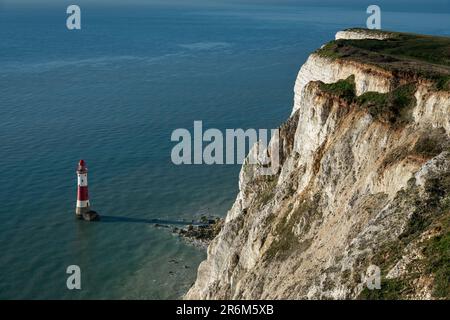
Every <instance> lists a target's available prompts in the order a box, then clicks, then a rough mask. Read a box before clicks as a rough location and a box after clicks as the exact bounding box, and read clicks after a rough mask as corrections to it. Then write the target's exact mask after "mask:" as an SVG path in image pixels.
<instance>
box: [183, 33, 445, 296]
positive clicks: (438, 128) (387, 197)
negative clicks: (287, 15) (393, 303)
mask: <svg viewBox="0 0 450 320" xmlns="http://www.w3.org/2000/svg"><path fill="white" fill-rule="evenodd" d="M390 36H391V33H385V34H384V33H382V32H380V31H377V32H370V31H360V30H358V31H354V30H347V31H343V32H339V33H338V34H337V35H336V39H337V40H338V41H346V40H349V39H351V40H353V41H360V40H364V39H377V40H374V41H385V40H386V39H389V37H390ZM345 45H346V44H345ZM377 61H378V60H377ZM389 61H390V60H389ZM443 72H444V76H448V75H447V73H446V72H447V67H446V66H444V67H443ZM449 74H450V73H449ZM444 79H445V78H444ZM339 81H341V82H339ZM343 81H346V82H343ZM336 83H337V84H338V85H336ZM352 83H353V84H354V97H348V96H345V95H344V96H343V95H342V92H341V91H339V88H340V87H341V85H344V86H345V85H349V84H352ZM333 84H335V85H333ZM408 85H412V87H409V88H412V89H411V90H412V91H411V96H410V98H411V101H410V103H406V104H405V106H404V107H403V108H401V109H399V110H396V111H395V112H393V114H392V115H390V116H387V115H386V110H385V109H381V111H378V109H377V106H383V103H384V104H388V103H391V104H392V105H394V106H395V104H396V103H403V102H402V101H404V99H403V98H404V97H405V96H404V95H401V96H399V97H397V96H396V93H395V92H396V91H395V90H396V89H398V88H403V87H402V86H408ZM399 90H401V89H399ZM294 92H295V99H294V106H293V111H292V114H291V116H290V118H289V119H288V120H287V121H286V122H285V123H284V124H283V125H282V126H281V127H280V136H279V141H278V143H279V145H280V159H281V166H280V170H279V172H278V174H276V175H272V176H266V175H262V174H261V171H260V168H258V166H253V165H249V164H244V165H243V167H242V169H241V172H240V175H239V189H240V191H239V194H238V195H237V198H236V201H235V203H234V204H233V206H232V208H231V209H230V211H229V212H228V214H227V217H226V220H225V224H224V226H223V228H222V230H221V232H220V233H219V235H218V236H217V237H216V238H215V239H214V240H213V241H212V243H211V244H210V245H209V248H208V257H207V259H206V260H205V261H204V262H202V263H201V265H200V266H199V269H198V277H197V280H196V282H195V283H194V285H193V286H192V288H191V289H190V290H189V292H188V293H187V294H186V296H185V298H186V299H325V298H326V299H330V298H331V299H354V298H389V297H390V298H406V299H407V298H423V299H428V298H436V297H437V298H439V297H445V295H446V294H448V291H446V290H448V278H446V275H448V271H447V273H445V270H444V271H443V269H442V268H446V267H447V266H448V264H447V265H446V264H445V263H446V262H445V261H442V257H441V256H442V252H440V251H439V250H440V249H439V248H441V247H442V246H441V244H440V242H439V241H443V240H442V239H444V240H445V239H448V220H449V211H450V196H449V191H450V175H449V172H450V152H449V146H450V142H449V141H450V91H449V90H448V88H447V89H446V88H440V87H436V85H435V84H434V83H433V81H432V80H430V79H429V78H427V77H422V76H421V75H418V76H410V75H409V74H407V73H402V72H398V71H396V70H394V71H393V70H390V69H389V68H387V67H384V65H383V64H381V65H380V64H379V63H372V62H370V61H368V62H364V60H363V59H352V53H350V55H349V57H347V56H346V57H334V56H331V57H330V56H327V55H326V54H323V53H321V52H320V50H319V51H317V52H315V53H313V54H311V56H310V57H309V58H308V60H307V61H306V63H305V64H304V65H303V66H302V67H301V69H300V72H299V74H298V77H297V81H296V83H295V89H294ZM399 92H400V93H399V94H403V93H402V92H403V91H399ZM376 93H379V94H378V95H377V94H376ZM391 93H392V96H389V95H390V94H391ZM373 97H375V98H376V99H379V100H376V101H375V100H374V101H375V102H373V103H372V104H370V103H367V100H368V99H369V100H370V99H372V98H373ZM380 99H381V101H382V102H381V103H379V105H377V103H378V102H377V101H380ZM389 101H390V102H389ZM389 112H391V111H389ZM272 143H274V142H273V141H272ZM446 241H448V240H446ZM436 243H438V244H439V245H436ZM444 250H447V249H444ZM436 261H437V262H436ZM447 263H448V257H447ZM442 264H443V266H442ZM373 265H374V266H377V267H379V268H380V270H381V287H382V288H381V289H379V290H378V289H375V290H369V289H368V288H367V283H366V281H365V280H366V279H365V275H366V272H367V270H368V269H369V267H370V266H373ZM442 273H444V274H442ZM442 277H444V280H442ZM446 281H447V282H446ZM445 286H447V289H446V288H445Z"/></svg>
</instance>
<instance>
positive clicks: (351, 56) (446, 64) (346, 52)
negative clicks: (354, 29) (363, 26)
mask: <svg viewBox="0 0 450 320" xmlns="http://www.w3.org/2000/svg"><path fill="white" fill-rule="evenodd" d="M360 31H361V32H362V31H364V32H366V33H371V32H377V33H383V31H371V30H360ZM384 33H387V34H388V35H389V38H388V39H385V40H375V39H362V40H353V39H352V40H347V39H339V40H334V41H331V42H329V43H328V44H326V45H325V46H323V47H322V48H321V49H319V50H317V51H316V53H317V54H319V55H321V56H323V57H328V58H332V59H336V58H339V59H344V60H345V59H346V60H353V61H358V62H362V63H366V64H372V65H375V66H377V67H380V68H382V69H385V70H389V71H393V72H394V73H395V74H404V75H407V76H412V77H414V76H418V77H424V78H427V79H430V80H432V81H434V82H435V85H436V87H437V88H438V89H442V90H450V38H448V37H437V36H426V35H416V34H408V33H397V32H384Z"/></svg>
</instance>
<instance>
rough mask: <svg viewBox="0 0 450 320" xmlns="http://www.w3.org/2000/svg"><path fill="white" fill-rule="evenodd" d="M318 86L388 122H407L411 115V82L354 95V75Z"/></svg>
mask: <svg viewBox="0 0 450 320" xmlns="http://www.w3.org/2000/svg"><path fill="white" fill-rule="evenodd" d="M319 87H320V89H321V90H322V91H323V92H326V93H328V94H332V95H335V96H338V97H340V98H342V99H344V100H346V101H347V102H348V103H349V104H351V103H353V104H355V105H357V106H359V107H361V108H364V109H365V110H367V111H368V112H369V113H370V115H371V116H372V117H374V118H375V119H377V120H380V121H383V122H387V123H390V124H404V123H407V122H408V121H409V120H410V117H411V114H410V111H411V110H412V108H413V107H414V106H415V104H416V99H415V97H414V93H415V90H416V86H415V85H414V84H413V83H410V84H404V85H399V86H398V87H397V88H396V89H394V90H392V91H391V92H388V93H378V92H366V93H364V94H362V95H360V96H356V85H355V77H354V76H350V77H348V78H347V79H345V80H339V81H337V82H335V83H330V84H326V83H323V82H320V84H319Z"/></svg>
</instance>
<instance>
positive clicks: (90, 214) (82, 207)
mask: <svg viewBox="0 0 450 320" xmlns="http://www.w3.org/2000/svg"><path fill="white" fill-rule="evenodd" d="M87 172H88V170H87V167H86V162H85V161H84V160H80V162H79V163H78V167H77V178H78V188H77V207H76V209H75V214H76V216H77V218H79V219H84V220H88V221H91V220H96V219H98V215H97V213H96V212H95V211H92V210H91V208H90V203H89V193H88V181H87Z"/></svg>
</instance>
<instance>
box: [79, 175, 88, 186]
mask: <svg viewBox="0 0 450 320" xmlns="http://www.w3.org/2000/svg"><path fill="white" fill-rule="evenodd" d="M78 185H79V186H80V187H87V185H88V184H87V173H79V174H78Z"/></svg>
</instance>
